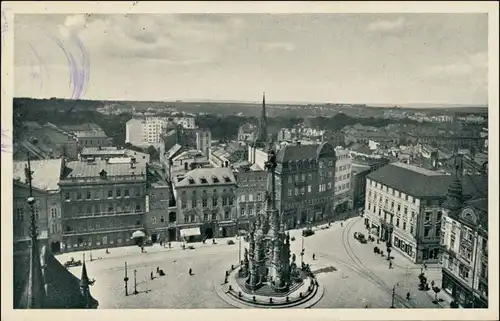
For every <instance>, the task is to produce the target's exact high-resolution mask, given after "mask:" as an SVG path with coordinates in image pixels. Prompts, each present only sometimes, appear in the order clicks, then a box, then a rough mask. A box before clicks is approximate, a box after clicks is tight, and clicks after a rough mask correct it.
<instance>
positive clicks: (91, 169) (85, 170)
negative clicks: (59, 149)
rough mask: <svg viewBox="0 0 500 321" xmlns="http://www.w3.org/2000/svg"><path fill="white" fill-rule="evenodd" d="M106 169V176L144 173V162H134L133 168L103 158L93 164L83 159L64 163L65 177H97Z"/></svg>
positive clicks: (126, 164)
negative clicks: (110, 162)
mask: <svg viewBox="0 0 500 321" xmlns="http://www.w3.org/2000/svg"><path fill="white" fill-rule="evenodd" d="M102 170H105V171H106V175H107V177H113V176H128V175H136V176H139V175H146V163H141V162H140V163H135V164H134V168H132V167H131V166H130V162H128V163H121V164H120V163H118V164H109V163H108V162H106V161H105V160H96V161H95V163H94V164H90V163H88V162H85V161H75V162H68V163H67V164H66V170H65V176H64V177H65V178H66V179H68V178H70V177H75V178H84V177H85V178H99V177H100V174H99V173H100V172H101V171H102Z"/></svg>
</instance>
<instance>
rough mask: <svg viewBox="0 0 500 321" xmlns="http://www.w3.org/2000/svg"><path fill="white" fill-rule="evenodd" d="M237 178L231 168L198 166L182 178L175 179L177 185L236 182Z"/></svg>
mask: <svg viewBox="0 0 500 321" xmlns="http://www.w3.org/2000/svg"><path fill="white" fill-rule="evenodd" d="M235 183H236V178H235V177H234V174H233V171H232V170H231V169H230V168H227V167H224V168H221V167H217V168H196V169H193V170H192V171H189V172H187V173H186V174H185V175H184V178H183V179H182V180H180V181H179V180H177V179H176V180H175V186H176V187H187V186H197V185H207V186H209V185H227V184H235Z"/></svg>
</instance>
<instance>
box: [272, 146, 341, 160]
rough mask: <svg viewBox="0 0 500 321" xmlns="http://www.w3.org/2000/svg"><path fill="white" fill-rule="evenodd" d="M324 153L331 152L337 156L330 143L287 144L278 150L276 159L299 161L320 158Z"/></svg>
mask: <svg viewBox="0 0 500 321" xmlns="http://www.w3.org/2000/svg"><path fill="white" fill-rule="evenodd" d="M322 153H331V156H333V157H334V156H335V150H334V149H333V147H332V145H330V144H329V143H322V144H311V145H309V144H308V145H285V146H284V147H283V148H281V149H280V150H279V151H278V154H277V156H276V159H277V161H278V162H279V163H283V162H288V161H298V160H301V159H318V157H319V156H320V154H322Z"/></svg>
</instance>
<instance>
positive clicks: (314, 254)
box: [313, 253, 316, 261]
mask: <svg viewBox="0 0 500 321" xmlns="http://www.w3.org/2000/svg"><path fill="white" fill-rule="evenodd" d="M314 260H316V253H313V261H314Z"/></svg>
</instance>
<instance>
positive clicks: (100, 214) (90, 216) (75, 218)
mask: <svg viewBox="0 0 500 321" xmlns="http://www.w3.org/2000/svg"><path fill="white" fill-rule="evenodd" d="M142 214H144V212H143V211H139V212H127V213H117V212H104V213H95V214H90V215H89V214H86V215H81V216H70V217H63V218H61V220H62V221H68V220H82V219H84V220H85V219H90V218H97V217H104V218H106V217H122V216H131V215H142Z"/></svg>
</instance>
